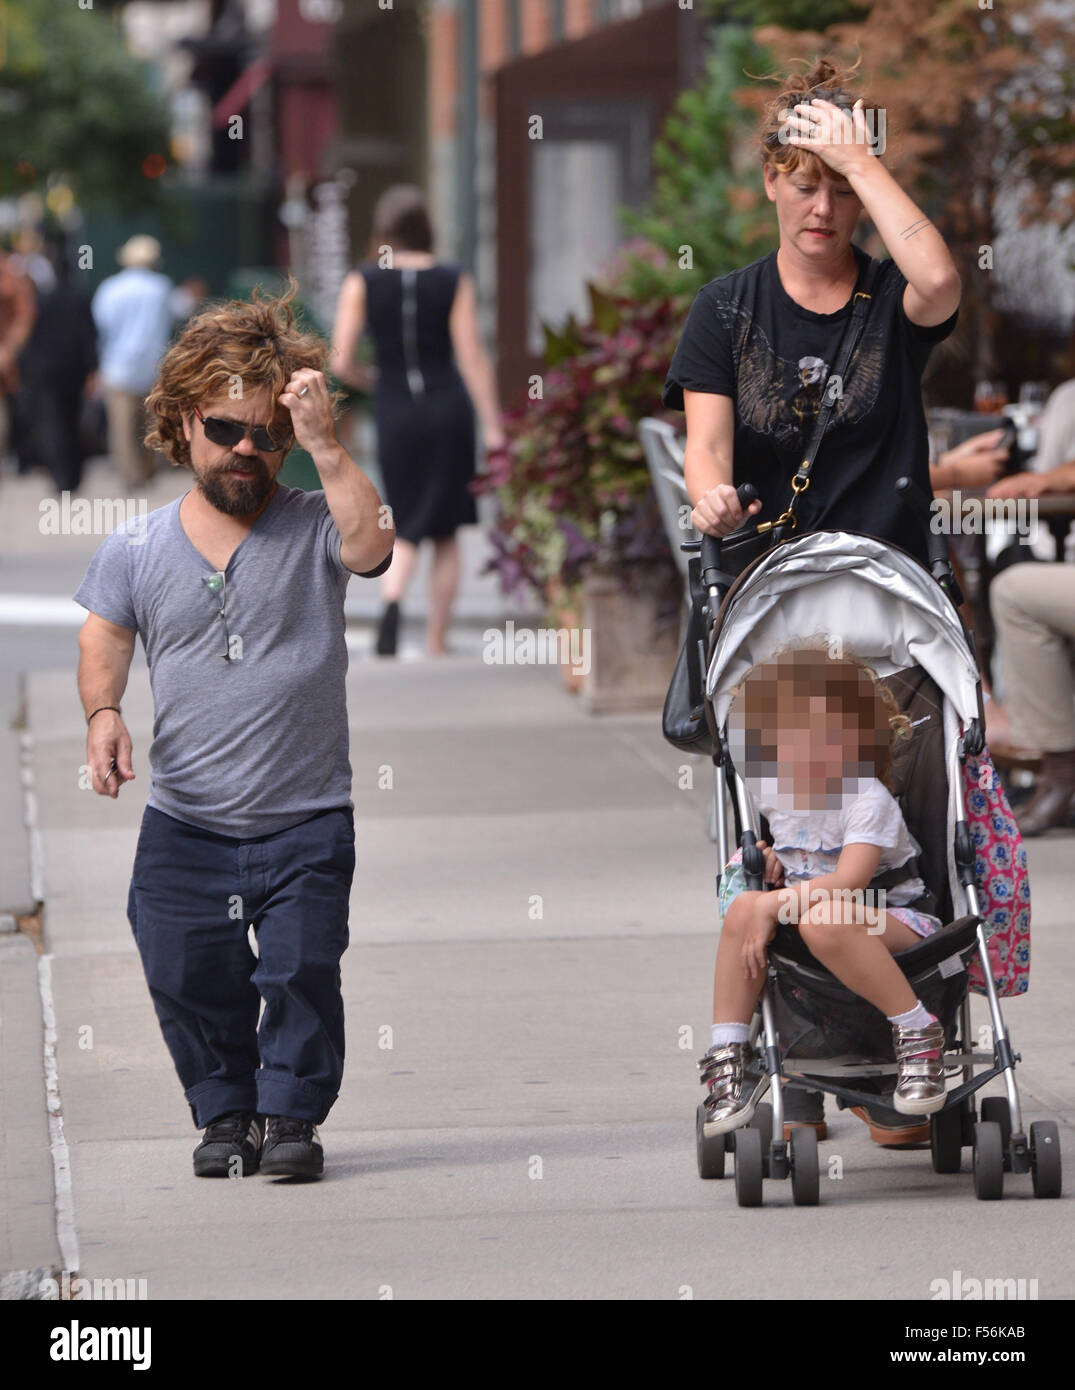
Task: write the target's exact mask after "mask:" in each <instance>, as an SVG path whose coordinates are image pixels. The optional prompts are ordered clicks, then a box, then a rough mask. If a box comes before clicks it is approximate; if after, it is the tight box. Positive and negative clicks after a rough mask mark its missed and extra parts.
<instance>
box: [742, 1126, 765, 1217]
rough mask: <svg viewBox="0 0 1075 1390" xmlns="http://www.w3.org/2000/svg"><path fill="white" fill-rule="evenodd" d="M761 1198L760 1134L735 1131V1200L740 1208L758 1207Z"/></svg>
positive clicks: (750, 1130)
mask: <svg viewBox="0 0 1075 1390" xmlns="http://www.w3.org/2000/svg"><path fill="white" fill-rule="evenodd" d="M761 1198H762V1163H761V1134H760V1133H759V1131H758V1130H756V1129H749V1128H747V1129H737V1130H736V1131H735V1200H736V1201H737V1202H738V1203H739V1205H740V1206H741V1207H760V1206H761Z"/></svg>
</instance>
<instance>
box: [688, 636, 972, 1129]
mask: <svg viewBox="0 0 1075 1390" xmlns="http://www.w3.org/2000/svg"><path fill="white" fill-rule="evenodd" d="M737 698H738V700H739V702H740V705H741V720H740V721H738V722H739V723H740V724H741V737H742V738H743V740H744V747H743V763H742V766H743V769H744V774H745V777H744V780H746V781H747V783H748V785H751V789H752V791H753V792H754V799H755V802H756V804H757V806H758V809H759V811H761V812H762V814H764V815H765V817H766V819H767V820H768V822H769V828H770V833H771V837H772V839H771V844H770V843H762V845H761V847H762V848H763V852H764V857H765V875H764V877H765V881H766V883H767V884H771V885H773V887H772V888H770V890H769V891H760V892H752V891H749V890H743V891H740V892H738V894H736V895H735V896H734V897H731V900H730V902H728V906H727V908H726V911H725V915H724V924H723V929H722V931H721V937H720V944H719V947H718V951H717V961H716V969H715V973H714V982H713V1020H714V1021H713V1033H712V1046H711V1047H710V1049H709V1051H708V1052H707V1053H706V1054H705V1056H704V1057H703V1058H702V1059H701V1060H700V1061H699V1063H698V1065H699V1068H700V1070H701V1080H702V1083H703V1084H704V1085H705V1086H706V1087H707V1088H708V1092H709V1094H708V1097H707V1099H706V1100H705V1101H704V1102H703V1105H704V1110H705V1120H704V1128H705V1133H706V1134H707V1135H710V1134H720V1133H724V1132H727V1131H729V1130H732V1129H737V1128H739V1127H741V1126H742V1125H745V1124H747V1123H749V1121H750V1120H751V1118H752V1117H753V1114H754V1111H755V1109H756V1107H757V1105H758V1103H759V1101H760V1100H761V1099H762V1098H763V1096H764V1095H765V1093H766V1091H767V1090H768V1089H769V1077H768V1075H767V1073H766V1072H765V1071H764V1069H763V1068H762V1067H761V1065H760V1062H759V1060H758V1058H757V1056H756V1053H755V1051H754V1048H753V1046H752V1045H751V1043H750V1041H749V1035H750V1022H751V1018H752V1017H753V1014H754V1011H755V1007H756V1005H757V1002H758V999H759V996H760V995H761V992H762V989H763V987H764V984H765V979H766V973H767V950H766V948H767V946H768V944H769V942H770V941H772V939H773V937H774V936H775V935H776V932H777V929H778V927H779V926H780V924H781V923H786V924H788V926H789V927H792V928H794V929H795V930H797V931H798V933H799V935H800V936H801V938H802V940H803V942H804V944H805V945H806V946H807V948H808V949H809V951H810V952H811V954H812V955H813V956H814V957H815V958H816V959H817V960H818V961H819V962H820V964H821V965H822V966H823V967H824V968H825V969H827V970H828V971H829V972H830V973H831V974H833V975H835V976H836V978H837V979H838V980H840V981H841V982H842V983H843V984H844V985H845V986H846V987H847V988H848V989H850V990H852V991H853V992H854V993H855V994H857V995H859V996H860V997H861V998H862V999H865V1000H867V1001H868V1002H869V1003H871V1004H873V1005H874V1006H875V1007H876V1008H878V1009H880V1010H881V1012H882V1013H883V1014H884V1015H885V1017H886V1018H887V1019H888V1022H889V1023H890V1024H891V1025H892V1032H893V1045H894V1050H895V1054H896V1061H897V1065H898V1075H897V1081H896V1088H895V1091H894V1093H893V1098H892V1105H893V1107H894V1108H895V1110H897V1111H898V1112H899V1113H900V1114H904V1115H919V1116H925V1115H929V1114H930V1113H932V1112H934V1111H936V1110H939V1109H940V1108H941V1107H942V1106H943V1105H944V1098H945V1080H944V1067H943V1061H942V1057H943V1051H944V1045H945V1036H944V1029H943V1027H942V1025H941V1024H940V1023H939V1022H938V1020H937V1018H936V1017H935V1016H934V1015H933V1014H931V1013H930V1012H929V1011H928V1010H927V1009H926V1007H925V1006H924V1005H923V1003H922V1001H921V1000H920V999H918V998H917V997H916V995H915V992H914V990H913V989H912V987H911V985H910V984H909V983H908V981H907V979H906V977H905V976H904V974H903V972H902V971H901V970H900V967H899V966H898V965H897V963H896V961H895V960H894V959H893V955H894V953H896V952H899V951H903V950H906V949H907V948H909V947H911V946H913V945H914V944H915V943H916V942H918V941H920V940H921V939H922V938H923V937H927V936H930V935H932V934H933V933H934V932H935V931H937V930H939V929H940V927H941V922H940V919H939V918H937V917H936V916H934V915H933V914H932V913H931V912H929V911H928V910H927V909H928V908H929V907H932V906H934V905H935V904H934V903H933V902H932V899H931V895H930V894H929V890H928V889H927V888H926V885H925V883H924V882H923V881H922V879H921V878H920V877H918V875H917V873H916V872H915V860H916V856H917V855H918V853H919V851H920V848H921V847H920V846H919V845H918V844H917V842H916V841H915V839H914V837H913V836H912V835H911V833H910V831H909V830H908V828H907V825H906V822H905V821H904V818H903V815H902V812H901V811H900V808H899V805H898V803H897V802H896V800H895V798H894V797H893V795H892V793H891V791H889V789H888V787H887V786H886V785H885V781H886V778H888V777H889V775H890V770H891V763H892V746H893V743H894V741H895V740H896V739H902V738H906V737H909V736H910V734H911V729H910V725H909V721H908V719H907V716H906V715H902V714H900V712H899V710H898V708H897V706H896V704H895V701H894V700H893V698H892V696H891V694H889V692H888V691H887V690H886V689H885V688H884V687H883V686H882V685H880V684H878V683H877V681H876V678H875V676H874V674H873V672H872V671H870V670H869V669H868V668H867V667H866V666H864V665H862V664H861V663H859V662H857V661H855V660H854V659H852V658H851V657H849V656H841V657H833V656H831V655H830V654H829V652H828V651H827V650H826V649H824V648H815V647H812V646H806V647H800V648H797V649H792V650H786V651H785V652H783V653H781V654H779V655H777V656H776V657H775V658H774V659H773V660H771V661H768V662H765V663H763V664H762V665H760V666H756V667H754V668H753V669H752V670H751V671H750V672H748V674H747V676H746V677H745V679H744V680H743V682H742V683H741V685H740V688H739V691H738V697H737ZM733 708H734V706H733ZM737 732H739V731H737ZM901 869H902V870H903V871H904V872H903V874H902V875H901V873H900V872H899V871H900V870H901ZM726 882H727V878H726ZM879 882H883V883H885V884H886V885H889V886H887V887H883V888H879V887H877V886H876V885H877V883H879ZM871 885H874V887H873V888H871ZM728 896H730V895H727V894H726V893H723V892H722V898H727V897H728Z"/></svg>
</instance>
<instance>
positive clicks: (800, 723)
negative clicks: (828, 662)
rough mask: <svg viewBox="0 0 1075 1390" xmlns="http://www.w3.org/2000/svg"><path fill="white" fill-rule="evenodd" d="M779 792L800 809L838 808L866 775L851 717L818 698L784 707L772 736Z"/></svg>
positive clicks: (858, 735) (866, 771)
mask: <svg viewBox="0 0 1075 1390" xmlns="http://www.w3.org/2000/svg"><path fill="white" fill-rule="evenodd" d="M776 749H777V764H778V768H779V771H778V774H777V776H778V787H779V789H780V791H782V792H786V793H788V794H789V795H791V796H792V797H793V798H794V801H795V804H796V806H799V807H801V808H802V809H806V808H811V807H812V808H817V807H837V806H840V805H841V804H842V802H843V800H844V798H845V797H847V796H849V795H854V792H855V782H856V780H857V779H858V778H859V777H861V776H868V775H869V772H868V770H867V769H865V768H863V767H862V765H861V763H860V756H861V755H860V751H859V749H860V734H859V730H858V728H857V726H856V725H855V723H854V721H853V719H852V718H851V716H849V715H847V714H845V713H844V712H842V711H841V710H840V709H838V708H836V709H834V708H832V707H831V706H829V705H828V704H827V702H826V700H825V697H824V696H823V695H811V696H810V697H809V698H808V699H807V700H805V701H801V702H796V703H795V704H794V705H791V704H790V702H789V705H788V707H786V709H785V711H784V712H783V716H782V717H781V719H780V721H779V727H778V730H777V733H776Z"/></svg>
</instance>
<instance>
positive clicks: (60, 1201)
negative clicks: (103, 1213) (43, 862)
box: [37, 955, 79, 1274]
mask: <svg viewBox="0 0 1075 1390" xmlns="http://www.w3.org/2000/svg"><path fill="white" fill-rule="evenodd" d="M37 981H38V986H39V988H40V990H41V1016H42V1019H43V1020H44V1024H45V1052H44V1060H45V1104H46V1105H47V1106H48V1112H49V1148H50V1150H51V1152H52V1175H53V1181H54V1183H55V1187H56V1239H57V1241H58V1243H59V1246H60V1255H61V1257H62V1259H63V1267H64V1269H65V1270H68V1271H69V1272H70V1273H72V1274H74V1273H75V1272H76V1271H77V1269H78V1259H79V1256H78V1236H77V1234H76V1233H75V1201H74V1194H73V1192H72V1189H71V1155H70V1152H69V1151H68V1148H67V1140H66V1139H65V1138H64V1133H63V1115H62V1114H61V1112H60V1075H59V1071H58V1070H57V1067H56V1011H55V1009H54V1007H53V1003H52V956H51V955H45V956H39V957H38V960H37Z"/></svg>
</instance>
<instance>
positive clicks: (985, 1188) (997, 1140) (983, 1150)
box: [974, 1120, 1004, 1202]
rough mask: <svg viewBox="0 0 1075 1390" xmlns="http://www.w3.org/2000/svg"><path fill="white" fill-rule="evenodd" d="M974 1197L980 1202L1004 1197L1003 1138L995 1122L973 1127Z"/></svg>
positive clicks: (983, 1122)
mask: <svg viewBox="0 0 1075 1390" xmlns="http://www.w3.org/2000/svg"><path fill="white" fill-rule="evenodd" d="M974 1195H975V1196H976V1197H977V1198H978V1200H979V1201H980V1202H996V1201H999V1200H1000V1198H1001V1197H1003V1196H1004V1136H1003V1134H1002V1133H1001V1128H1000V1125H999V1124H997V1122H996V1120H979V1121H978V1123H977V1124H976V1125H975V1126H974Z"/></svg>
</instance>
